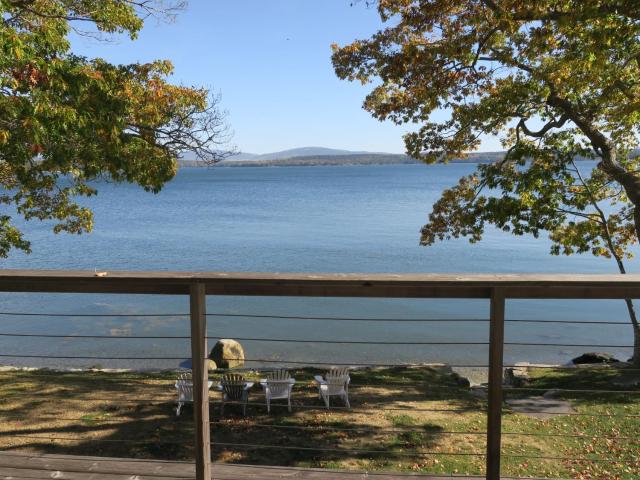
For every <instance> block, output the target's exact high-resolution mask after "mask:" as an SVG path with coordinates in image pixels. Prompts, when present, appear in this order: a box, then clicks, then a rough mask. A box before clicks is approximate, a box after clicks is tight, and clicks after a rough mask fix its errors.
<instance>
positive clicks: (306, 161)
mask: <svg viewBox="0 0 640 480" xmlns="http://www.w3.org/2000/svg"><path fill="white" fill-rule="evenodd" d="M503 156H504V152H486V153H474V154H470V155H469V157H468V158H465V159H459V160H453V161H452V162H450V163H493V162H496V161H498V160H500V159H501V158H503ZM422 163H423V162H422V161H420V160H416V159H415V158H411V157H409V156H408V155H400V154H377V153H372V154H349V155H313V156H301V157H290V158H280V159H273V160H225V161H222V162H219V163H217V164H215V165H214V166H215V167H232V168H233V167H236V168H237V167H317V166H367V165H420V164H422ZM179 164H180V166H181V167H207V166H209V165H208V164H207V163H205V162H201V161H197V160H179Z"/></svg>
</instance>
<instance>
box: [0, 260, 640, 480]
mask: <svg viewBox="0 0 640 480" xmlns="http://www.w3.org/2000/svg"><path fill="white" fill-rule="evenodd" d="M0 291H2V292H59V293H63V292H64V293H119V294H124V293H129V294H131V293H133V294H163V295H166V294H171V295H189V296H190V306H191V308H190V316H191V354H192V365H193V380H194V418H195V423H196V429H195V432H196V433H195V445H196V478H197V480H205V479H206V480H208V479H210V478H211V446H210V445H211V443H210V438H209V435H210V428H209V425H210V422H209V401H208V387H207V382H208V369H207V365H206V363H205V362H206V356H207V345H206V331H207V328H206V296H207V295H246V296H289V297H291V296H303V297H305V296H306V297H385V298H485V299H489V301H490V335H489V363H488V366H489V385H488V417H487V453H486V478H487V479H489V480H498V479H499V478H500V446H501V423H502V422H501V420H502V401H503V391H502V378H503V348H504V315H505V301H506V300H508V299H522V298H529V299H626V298H640V275H625V276H621V275H566V274H563V275H559V274H558V275H555V274H553V275H514V274H510V275H499V274H495V275H488V274H484V275H471V274H460V275H455V274H397V275H392V274H381V275H378V274H288V273H287V274H285V273H224V272H216V273H187V272H108V273H107V274H106V275H104V276H96V275H95V274H94V273H93V272H83V271H55V270H54V271H41V270H38V271H22V270H3V271H0Z"/></svg>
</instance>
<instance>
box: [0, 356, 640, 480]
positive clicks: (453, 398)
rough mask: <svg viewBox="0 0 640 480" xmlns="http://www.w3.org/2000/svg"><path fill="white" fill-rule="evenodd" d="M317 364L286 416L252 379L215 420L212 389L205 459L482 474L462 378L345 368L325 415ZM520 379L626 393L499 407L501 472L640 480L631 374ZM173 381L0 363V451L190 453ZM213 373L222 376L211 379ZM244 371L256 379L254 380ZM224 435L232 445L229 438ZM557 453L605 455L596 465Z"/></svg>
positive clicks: (303, 375) (479, 440)
mask: <svg viewBox="0 0 640 480" xmlns="http://www.w3.org/2000/svg"><path fill="white" fill-rule="evenodd" d="M318 372H319V371H317V370H312V369H302V370H297V371H295V372H292V373H293V375H294V376H295V377H296V379H297V385H296V386H295V387H294V400H293V406H294V409H293V412H292V413H288V412H287V409H286V406H284V405H283V404H281V405H277V403H278V401H276V402H275V403H276V406H275V407H274V405H273V404H272V411H271V415H268V414H267V412H266V407H265V406H264V396H263V394H262V392H261V389H260V386H259V385H256V386H255V387H254V389H253V390H252V392H251V396H250V402H251V405H250V406H249V409H248V415H247V417H246V418H243V417H242V415H241V411H240V408H239V407H237V406H234V405H231V406H227V407H226V409H225V416H224V417H221V416H220V409H219V403H218V399H219V394H218V393H217V392H214V391H212V392H211V399H212V403H211V420H212V425H211V438H212V442H213V444H214V445H213V447H212V448H213V457H214V460H215V461H219V462H236V463H248V464H265V465H287V466H310V467H326V468H339V469H365V470H396V471H416V472H432V473H459V474H482V473H483V471H484V456H483V454H484V451H485V436H484V433H483V432H484V431H485V428H486V414H485V411H486V400H485V399H483V398H482V395H477V392H476V394H474V392H472V390H471V389H469V388H468V387H465V386H461V385H460V384H459V382H457V381H456V378H455V376H452V375H450V374H449V372H448V370H447V369H439V368H432V367H399V368H384V369H369V370H354V371H352V372H351V379H352V380H351V383H352V385H351V387H350V400H351V405H352V409H351V410H350V411H347V410H346V409H344V408H337V409H331V410H328V411H327V410H326V409H324V406H323V404H322V403H321V401H320V400H319V399H318V397H317V389H315V388H314V387H313V385H312V383H311V380H312V378H313V375H314V374H317V373H318ZM530 374H531V382H530V384H529V385H528V386H527V388H529V387H530V388H532V389H540V390H532V391H530V392H528V391H523V390H514V391H509V392H505V395H506V396H509V397H516V396H520V397H522V396H524V395H542V394H543V393H545V392H546V391H549V390H554V389H564V390H567V389H569V390H570V389H606V390H625V391H628V390H634V392H633V393H606V394H604V393H603V394H586V393H583V392H570V391H556V392H555V393H553V394H552V395H553V398H559V399H565V400H568V401H570V402H571V404H572V406H573V408H574V409H575V412H576V413H580V414H589V415H588V416H583V415H557V416H553V417H552V418H550V419H547V420H540V419H535V418H530V417H528V416H525V415H523V414H520V413H516V412H513V411H511V410H510V408H509V407H508V406H507V405H505V408H504V417H503V432H504V433H505V435H504V436H503V448H502V451H503V455H504V457H503V460H502V462H503V463H502V464H503V469H502V472H503V474H504V475H514V476H540V477H552V478H557V477H561V478H580V479H607V480H610V479H625V480H627V479H628V480H631V479H638V478H640V417H623V416H621V415H638V416H640V387H637V386H634V387H629V386H626V385H624V383H625V381H626V380H632V381H633V380H635V379H634V378H633V377H631V375H633V374H635V375H637V372H636V373H631V372H627V371H625V369H623V368H597V369H595V368H590V369H571V370H555V369H534V370H532V371H531V372H530ZM175 377H176V375H175V373H159V374H142V373H132V372H126V373H107V372H99V371H88V372H52V371H47V370H37V371H24V370H11V371H1V372H0V398H2V409H1V410H0V418H2V426H0V449H2V450H14V449H15V450H21V451H37V452H47V453H60V454H65V453H66V454H75V455H103V456H115V457H138V458H163V459H190V458H193V449H192V447H191V444H192V443H193V423H192V410H191V408H190V407H186V408H184V409H183V413H182V415H181V416H180V417H176V415H175V406H176V405H175V396H176V395H175V389H174V387H173V383H174V382H175ZM213 377H214V379H215V378H219V375H213ZM248 377H251V378H252V379H257V378H259V376H258V375H257V374H252V375H248ZM636 378H637V377H636ZM636 392H637V393H636ZM335 404H336V406H338V407H341V406H342V404H341V403H340V400H335ZM298 427H302V428H298ZM451 432H456V433H451ZM516 433H518V434H522V433H524V434H526V435H515V434H516ZM541 434H551V435H552V436H542V435H541ZM17 435H20V436H17ZM562 435H570V436H562ZM232 443H233V444H242V446H237V445H236V446H232V445H229V444H232ZM256 445H271V446H273V447H270V448H259V447H256ZM296 447H302V448H303V449H296ZM315 448H320V449H322V450H320V451H318V450H314V449H315ZM536 457H561V458H556V459H551V460H544V459H539V458H536ZM564 458H582V459H587V458H589V459H606V460H607V461H606V462H599V463H592V462H587V461H576V460H567V459H564Z"/></svg>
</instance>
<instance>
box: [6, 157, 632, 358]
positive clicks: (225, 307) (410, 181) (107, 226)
mask: <svg viewBox="0 0 640 480" xmlns="http://www.w3.org/2000/svg"><path fill="white" fill-rule="evenodd" d="M583 168H584V169H585V170H588V169H589V168H592V165H589V164H585V165H584V166H583ZM473 169H474V166H473V165H464V164H453V165H438V166H430V167H427V166H422V165H401V166H367V167H362V166H359V167H278V168H218V169H183V170H182V171H180V173H179V174H178V176H177V177H176V178H175V179H174V180H173V181H172V182H171V183H170V184H169V185H167V187H166V188H165V190H163V191H162V193H160V194H159V195H153V194H149V193H145V192H144V191H142V190H141V189H139V188H136V187H134V186H130V185H113V184H104V185H100V186H99V194H98V196H97V197H95V198H92V199H88V200H87V201H86V204H87V205H89V206H90V207H91V208H92V209H93V210H94V212H95V230H94V232H93V233H91V234H89V235H82V236H70V235H53V234H52V233H51V231H50V228H49V226H47V225H44V224H41V223H28V224H26V225H24V229H25V231H26V232H27V234H28V236H29V238H30V239H31V240H32V242H33V253H32V254H31V255H28V256H27V255H22V254H19V253H14V254H13V255H12V256H11V258H10V259H8V260H5V261H4V265H5V267H6V268H60V269H87V270H93V269H94V268H97V269H98V270H99V271H102V270H105V271H110V270H111V271H113V270H200V271H213V270H228V271H291V272H309V271H314V272H561V273H567V272H574V273H605V272H615V271H616V270H615V265H614V264H613V262H611V261H610V260H606V259H596V258H593V257H591V256H588V255H583V256H574V257H552V256H550V255H549V253H548V251H549V243H548V241H547V240H545V239H533V238H529V237H512V236H509V235H507V234H505V233H502V232H496V231H490V232H488V233H487V235H486V237H485V239H484V240H483V241H482V242H481V243H479V244H476V245H473V246H471V245H469V244H468V242H467V241H466V240H456V241H448V242H443V243H440V244H438V245H435V246H433V247H429V248H425V247H420V246H418V238H419V229H420V227H421V226H422V224H423V223H424V222H425V221H426V218H427V214H428V212H429V210H430V208H431V205H432V203H433V202H434V201H435V200H436V199H437V198H438V197H439V195H440V193H441V192H442V190H443V189H444V188H446V187H447V186H451V185H453V184H454V183H455V182H456V180H457V179H458V178H459V177H460V176H461V175H464V174H467V173H469V172H471V171H472V170H473ZM628 267H629V270H630V271H638V268H637V262H636V261H631V262H630V263H629V265H628ZM0 309H1V310H2V311H3V312H40V313H64V314H96V313H98V314H128V315H135V314H147V315H148V314H154V315H155V316H146V317H133V316H131V317H75V318H68V317H19V316H12V315H1V316H0V320H1V321H2V327H1V329H0V333H1V332H10V333H57V334H60V333H64V334H70V335H73V334H76V335H78V334H100V335H102V334H104V335H112V336H114V337H119V336H123V335H124V336H125V338H109V339H104V340H99V341H96V340H82V339H53V338H47V339H39V340H38V339H31V338H28V339H26V338H24V337H23V338H17V339H16V338H12V337H0V350H1V353H2V354H4V355H9V354H12V353H20V354H32V355H57V356H74V355H80V356H81V355H84V356H98V357H100V356H104V357H109V356H122V357H127V356H128V357H133V356H140V357H175V358H184V357H187V356H188V354H189V348H188V343H187V341H182V340H157V339H149V340H140V339H137V340H136V339H131V338H127V336H136V335H183V334H184V335H188V319H187V318H186V317H182V316H180V315H178V314H181V313H185V312H187V311H188V302H187V299H186V298H181V297H168V296H133V295H127V296H117V295H99V296H98V295H53V294H49V295H40V294H38V295H36V294H6V295H2V296H0ZM208 311H209V312H210V313H216V314H221V315H220V316H215V317H212V318H210V319H209V334H210V335H211V336H212V337H213V336H218V337H235V338H238V337H240V338H242V337H245V338H246V337H251V338H257V337H271V338H274V337H279V338H287V339H295V338H310V339H318V340H320V339H324V340H362V339H365V340H381V341H384V340H393V341H399V342H401V341H414V342H415V341H425V342H431V341H479V342H482V341H485V340H486V339H487V333H488V332H487V330H488V329H487V324H486V323H485V322H469V323H459V322H439V323H416V322H404V323H389V322H368V323H367V322H337V321H325V322H320V321H312V320H273V319H265V318H263V319H260V318H252V317H228V316H227V317H225V316H224V314H225V313H226V314H236V315H237V314H253V315H259V314H262V315H288V316H296V315H299V316H342V317H344V316H352V317H368V318H389V317H391V318H404V319H415V318H435V319H461V318H473V319H486V318H487V315H488V304H487V302H485V301H465V300H451V301H445V300H384V299H380V300H379V299H375V300H358V299H355V300H351V299H300V298H234V297H216V298H213V297H210V298H209V299H208ZM167 314H170V315H167ZM507 315H508V317H510V318H514V319H515V318H518V319H522V318H536V319H581V320H603V319H605V320H615V321H620V322H627V317H626V316H625V308H624V304H623V303H622V302H621V301H618V302H611V301H579V302H578V301H546V302H542V301H509V302H508V305H507ZM506 334H507V341H513V342H517V341H532V342H538V343H540V342H553V343H586V344H600V345H608V344H611V345H628V344H631V342H632V335H631V328H630V326H628V325H626V324H625V325H621V326H597V325H593V326H589V325H587V326H584V325H582V326H580V325H578V328H574V327H570V326H566V325H559V324H548V325H539V324H513V323H512V324H509V325H508V326H507V332H506ZM242 343H243V344H244V346H245V350H246V355H247V357H248V358H251V359H267V360H271V361H282V362H286V361H287V360H290V361H303V362H310V363H312V362H313V361H318V362H332V361H333V362H381V363H393V362H421V361H446V362H449V363H455V364H474V365H475V364H478V365H481V364H485V363H486V357H487V353H486V347H485V346H477V347H474V346H471V347H470V346H464V347H458V348H457V347H451V346H447V347H432V346H418V347H406V346H395V347H393V346H387V347H382V346H368V347H365V346H350V345H330V344H329V345H328V344H314V345H310V344H296V343H266V342H255V341H243V342H242ZM585 350H603V351H609V352H612V353H615V354H617V355H619V356H620V357H624V358H627V357H628V356H629V354H630V350H629V349H623V348H604V347H603V348H591V349H585V348H580V347H575V348H574V347H553V348H540V347H507V349H506V356H507V361H508V362H513V361H544V362H565V361H567V360H568V359H570V358H572V357H573V356H575V355H576V354H578V353H581V352H583V351H585ZM4 363H13V364H30V365H34V364H35V365H44V364H46V365H55V366H62V365H64V366H78V365H85V366H88V365H96V364H100V365H103V366H127V367H134V368H135V367H138V368H148V367H171V366H175V365H177V364H178V363H179V362H178V360H173V359H171V360H96V359H76V360H73V359H52V360H45V359H15V358H13V359H12V358H7V357H5V358H4Z"/></svg>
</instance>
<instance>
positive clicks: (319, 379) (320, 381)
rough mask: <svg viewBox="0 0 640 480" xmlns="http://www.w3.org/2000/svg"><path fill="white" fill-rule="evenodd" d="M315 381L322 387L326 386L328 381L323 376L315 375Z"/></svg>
mask: <svg viewBox="0 0 640 480" xmlns="http://www.w3.org/2000/svg"><path fill="white" fill-rule="evenodd" d="M313 379H314V380H315V381H316V382H318V383H319V384H320V385H326V383H327V381H326V380H325V379H324V378H322V375H314V377H313Z"/></svg>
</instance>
